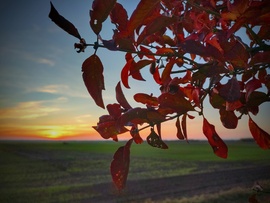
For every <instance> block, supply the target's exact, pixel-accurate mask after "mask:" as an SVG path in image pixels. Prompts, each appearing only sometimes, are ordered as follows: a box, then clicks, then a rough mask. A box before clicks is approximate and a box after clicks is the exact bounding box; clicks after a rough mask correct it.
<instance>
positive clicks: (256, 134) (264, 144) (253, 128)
mask: <svg viewBox="0 0 270 203" xmlns="http://www.w3.org/2000/svg"><path fill="white" fill-rule="evenodd" d="M248 124H249V130H250V132H251V134H252V136H253V138H254V140H255V141H256V143H257V144H258V145H259V146H260V147H261V148H262V149H269V148H270V135H269V134H268V133H267V132H265V131H264V130H263V129H261V128H260V127H259V126H258V125H257V124H256V123H255V122H254V121H253V120H252V119H251V117H249V122H248Z"/></svg>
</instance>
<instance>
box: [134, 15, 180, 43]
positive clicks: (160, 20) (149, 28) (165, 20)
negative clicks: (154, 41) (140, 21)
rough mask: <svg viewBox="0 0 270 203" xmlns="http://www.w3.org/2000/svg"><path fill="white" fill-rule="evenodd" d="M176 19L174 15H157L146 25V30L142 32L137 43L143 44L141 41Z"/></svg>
mask: <svg viewBox="0 0 270 203" xmlns="http://www.w3.org/2000/svg"><path fill="white" fill-rule="evenodd" d="M175 21H176V18H174V17H167V16H163V15H160V16H157V17H156V18H155V19H154V20H153V21H152V22H151V23H149V24H148V25H146V27H145V28H144V30H143V31H142V32H141V34H140V35H139V37H138V39H137V44H141V42H142V41H143V40H144V39H145V38H146V37H147V36H149V35H151V34H154V33H155V32H158V31H160V30H161V29H163V28H165V27H167V26H169V25H171V24H172V23H173V22H175Z"/></svg>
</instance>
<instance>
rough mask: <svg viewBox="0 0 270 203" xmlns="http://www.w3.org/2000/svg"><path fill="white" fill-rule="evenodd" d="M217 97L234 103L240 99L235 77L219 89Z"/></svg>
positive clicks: (238, 86)
mask: <svg viewBox="0 0 270 203" xmlns="http://www.w3.org/2000/svg"><path fill="white" fill-rule="evenodd" d="M219 95H220V96H222V97H223V98H224V99H225V100H226V101H228V102H234V101H237V100H239V99H240V96H241V93H240V85H239V83H238V81H237V79H236V77H232V78H231V79H230V80H229V81H228V82H227V84H225V85H224V86H223V87H221V88H220V90H219Z"/></svg>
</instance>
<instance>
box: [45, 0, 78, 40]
mask: <svg viewBox="0 0 270 203" xmlns="http://www.w3.org/2000/svg"><path fill="white" fill-rule="evenodd" d="M50 3H51V10H50V13H49V18H50V19H51V20H52V21H53V22H54V23H55V24H56V25H58V26H59V27H60V28H62V29H63V30H64V31H66V32H67V33H69V34H70V35H72V36H74V37H76V38H78V39H81V36H80V34H79V32H78V30H77V28H76V27H75V26H74V25H73V24H72V23H71V22H69V21H68V20H67V19H65V18H64V17H63V16H61V15H60V14H59V13H58V11H57V10H56V9H55V8H54V6H53V4H52V2H50Z"/></svg>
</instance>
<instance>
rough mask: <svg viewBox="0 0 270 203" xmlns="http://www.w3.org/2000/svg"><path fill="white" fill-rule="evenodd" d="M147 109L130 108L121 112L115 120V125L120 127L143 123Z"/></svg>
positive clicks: (145, 120) (145, 119)
mask: <svg viewBox="0 0 270 203" xmlns="http://www.w3.org/2000/svg"><path fill="white" fill-rule="evenodd" d="M147 111H148V110H147V109H143V108H139V107H137V108H132V109H129V110H128V111H126V112H125V113H123V114H122V115H121V116H120V117H119V119H118V120H117V126H118V128H119V129H121V128H122V127H123V126H128V125H131V124H130V123H132V125H134V124H143V123H144V122H147Z"/></svg>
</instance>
